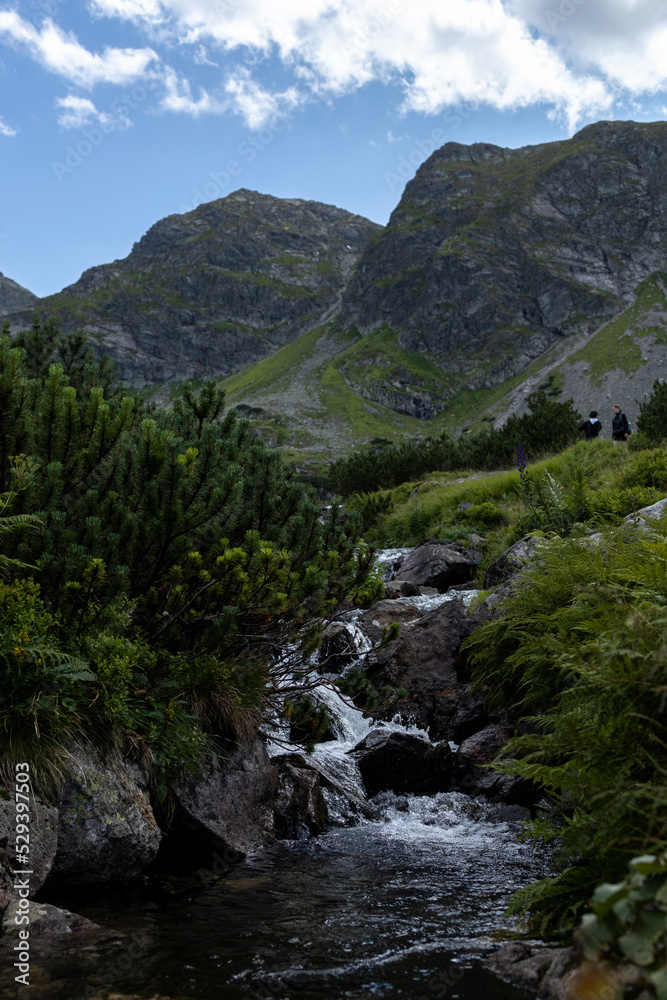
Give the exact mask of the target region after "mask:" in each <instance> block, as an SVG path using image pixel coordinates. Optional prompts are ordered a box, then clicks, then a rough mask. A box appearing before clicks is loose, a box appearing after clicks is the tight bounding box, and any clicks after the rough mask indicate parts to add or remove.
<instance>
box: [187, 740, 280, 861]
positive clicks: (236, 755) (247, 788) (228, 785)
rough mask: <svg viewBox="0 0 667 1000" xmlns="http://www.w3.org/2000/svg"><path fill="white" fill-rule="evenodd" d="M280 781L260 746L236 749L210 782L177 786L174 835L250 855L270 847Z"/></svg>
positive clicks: (256, 743) (195, 781)
mask: <svg viewBox="0 0 667 1000" xmlns="http://www.w3.org/2000/svg"><path fill="white" fill-rule="evenodd" d="M277 789H278V775H277V774H276V769H275V768H274V767H273V766H272V765H271V762H270V761H269V757H268V754H267V752H266V748H265V746H264V744H263V743H262V742H261V740H258V739H255V740H252V741H251V742H249V743H246V744H243V745H240V746H237V747H235V748H233V749H232V750H231V751H230V754H229V759H228V760H227V761H226V762H224V763H222V764H221V766H220V767H219V768H217V769H213V770H211V771H210V772H209V773H208V775H206V776H205V777H203V778H201V777H192V778H188V779H187V780H184V781H181V782H176V783H175V784H174V786H173V794H174V799H175V802H176V813H175V816H174V821H173V824H172V828H171V829H170V833H172V834H175V835H177V836H179V837H180V838H181V839H182V840H185V842H187V841H188V840H190V839H192V840H195V839H198V840H200V841H205V842H206V843H207V844H208V845H209V846H210V847H211V848H212V849H213V850H221V851H224V850H225V849H231V850H232V851H239V852H241V853H242V854H246V853H248V852H249V851H254V850H257V849H259V848H261V847H264V846H266V845H268V844H269V843H271V841H272V839H273V836H274V832H275V826H274V816H273V804H274V800H275V796H276V792H277Z"/></svg>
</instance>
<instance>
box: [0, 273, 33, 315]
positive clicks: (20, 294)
mask: <svg viewBox="0 0 667 1000" xmlns="http://www.w3.org/2000/svg"><path fill="white" fill-rule="evenodd" d="M35 302H37V296H36V295H33V293H32V292H29V291H28V289H27V288H24V287H23V286H22V285H19V284H18V283H17V282H16V281H12V279H11V278H6V277H5V276H4V274H0V316H7V315H8V314H9V313H12V312H15V311H16V310H17V309H29V308H30V307H31V306H32V305H33V304H34V303H35Z"/></svg>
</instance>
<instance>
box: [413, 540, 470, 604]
mask: <svg viewBox="0 0 667 1000" xmlns="http://www.w3.org/2000/svg"><path fill="white" fill-rule="evenodd" d="M480 562H481V554H480V553H479V552H473V551H471V550H469V549H464V548H463V546H461V545H456V544H454V543H446V542H438V541H435V540H433V539H432V540H430V541H426V542H422V543H421V544H420V545H418V546H417V548H416V549H413V550H412V552H411V553H410V555H409V556H408V557H407V559H406V560H405V562H404V563H403V565H402V566H401V568H400V570H399V571H398V573H397V574H396V576H395V577H394V581H393V582H394V584H400V583H402V582H405V583H412V584H415V585H416V586H417V587H434V588H435V589H436V590H438V591H439V592H440V593H444V592H445V591H446V590H448V589H449V588H450V587H456V586H458V585H459V584H462V583H467V582H468V581H469V580H470V579H471V578H472V577H473V576H474V575H475V573H476V572H477V569H478V568H479V564H480Z"/></svg>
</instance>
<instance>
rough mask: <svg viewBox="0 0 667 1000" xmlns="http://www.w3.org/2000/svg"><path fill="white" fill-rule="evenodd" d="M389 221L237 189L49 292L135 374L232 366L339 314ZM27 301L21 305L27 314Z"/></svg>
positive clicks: (153, 376)
mask: <svg viewBox="0 0 667 1000" xmlns="http://www.w3.org/2000/svg"><path fill="white" fill-rule="evenodd" d="M379 229H380V227H379V226H377V225H376V224H375V223H372V222H370V221H369V220H368V219H364V218H361V216H357V215H352V214H351V213H349V212H345V211H343V210H342V209H339V208H334V207H332V206H330V205H322V204H320V203H319V202H308V201H300V200H296V199H294V200H292V199H280V198H272V197H269V196H267V195H260V194H257V193H255V192H253V191H245V190H241V191H237V192H235V193H234V194H231V195H229V196H228V197H227V198H222V199H220V200H218V201H214V202H210V203H208V204H206V205H202V206H200V207H199V208H197V209H196V210H195V211H193V212H188V213H187V214H186V215H171V216H169V217H167V218H166V219H162V220H161V221H160V222H158V223H156V225H154V226H153V227H152V228H151V229H150V230H149V231H148V232H147V233H146V235H145V236H144V237H143V239H141V240H140V241H139V243H137V244H135V246H134V248H133V250H132V252H131V253H130V255H129V256H128V257H126V258H125V260H119V261H115V262H114V263H112V264H105V265H102V266H101V267H93V268H91V269H90V270H88V271H86V272H84V274H83V275H82V276H81V278H80V279H79V281H77V282H76V283H75V284H74V285H71V286H70V287H69V288H65V289H64V290H63V291H62V292H60V293H58V294H57V295H54V296H50V297H49V298H47V299H42V300H40V301H39V302H38V304H37V308H39V310H40V311H41V312H42V314H43V315H44V316H48V315H53V316H55V317H56V319H57V321H58V323H59V325H60V326H61V328H62V329H64V330H69V329H76V328H78V327H83V329H84V330H85V331H86V332H88V333H90V334H91V335H92V336H93V337H94V338H95V339H97V341H98V343H99V344H100V347H102V348H103V349H104V351H105V352H106V353H108V354H110V355H111V356H112V357H113V358H114V360H115V361H116V362H117V364H118V367H119V369H120V374H121V377H122V378H123V379H124V380H125V382H126V383H128V384H130V385H134V386H138V387H141V386H144V385H148V384H151V383H154V382H162V381H167V380H170V379H178V380H181V379H186V378H193V377H196V376H202V377H210V376H212V375H218V376H224V375H229V374H231V373H232V372H235V371H238V370H239V369H240V368H243V367H245V366H246V365H249V364H251V363H252V362H254V361H257V360H258V359H260V358H262V357H263V356H264V355H266V354H268V353H270V352H271V351H272V350H274V349H275V348H276V347H279V346H282V345H283V344H287V343H289V342H291V341H292V340H294V339H296V338H297V337H298V336H299V335H300V334H302V333H304V332H305V331H306V330H309V329H311V328H312V327H314V326H317V325H318V323H320V322H321V321H322V320H323V319H324V318H326V317H328V315H329V314H330V312H331V311H332V310H334V309H335V308H336V307H337V306H338V305H339V301H340V295H341V292H342V289H343V286H344V284H345V282H346V280H347V278H348V276H349V274H350V272H351V269H352V267H353V265H354V263H355V262H356V260H357V259H358V256H359V254H360V252H361V251H362V249H363V247H364V246H365V244H366V243H367V241H368V240H369V239H370V237H371V236H372V235H374V234H375V233H376V232H378V231H379ZM29 319H30V315H29V314H28V313H27V312H23V313H19V314H16V313H15V314H14V315H13V316H12V329H13V330H18V329H21V328H23V327H25V326H26V324H27V323H28V322H29Z"/></svg>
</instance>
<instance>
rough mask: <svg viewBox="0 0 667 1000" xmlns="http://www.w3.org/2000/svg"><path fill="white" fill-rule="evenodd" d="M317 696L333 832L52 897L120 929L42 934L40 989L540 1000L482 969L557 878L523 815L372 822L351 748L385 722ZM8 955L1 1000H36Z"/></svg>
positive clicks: (288, 998)
mask: <svg viewBox="0 0 667 1000" xmlns="http://www.w3.org/2000/svg"><path fill="white" fill-rule="evenodd" d="M448 596H449V595H448ZM410 600H411V601H412V602H413V603H414V600H413V599H410ZM420 600H421V601H422V602H433V601H434V599H433V598H422V599H420ZM435 600H437V601H438V602H439V603H441V601H442V598H439V599H435ZM349 617H350V618H351V619H352V620H351V621H349V627H350V629H351V631H353V630H355V629H356V628H357V626H356V625H355V624H354V615H351V616H349ZM357 631H359V630H358V629H357ZM357 639H358V643H359V648H361V649H363V646H364V643H365V638H364V636H363V635H361V634H359V635H358V636H357ZM317 693H318V695H319V696H320V697H321V698H322V699H324V700H326V701H327V703H328V705H329V708H330V710H331V712H332V715H333V716H334V718H335V724H336V728H337V730H338V732H339V738H338V740H336V741H332V742H327V743H323V744H320V745H319V746H317V747H316V749H315V752H314V755H313V761H314V763H315V764H316V766H317V767H318V768H319V769H320V770H321V771H322V772H323V773H325V774H327V775H328V776H329V777H330V778H332V779H333V780H334V781H335V782H336V783H337V784H338V785H339V786H340V787H341V788H342V789H343V790H344V794H343V793H342V792H341V793H337V792H335V791H327V792H326V793H325V795H326V797H327V800H328V806H329V813H330V818H331V820H332V824H333V825H332V827H331V828H330V829H329V831H328V832H327V833H326V834H324V835H322V836H321V837H319V838H317V839H316V840H310V841H306V842H298V841H289V842H279V843H276V844H275V846H273V847H272V848H271V849H269V850H268V851H266V852H264V853H262V854H258V855H256V856H249V857H247V858H246V859H245V860H244V861H243V862H241V863H238V864H234V865H231V866H228V867H227V870H225V871H221V870H220V866H214V867H213V869H209V868H200V869H199V870H198V871H187V870H183V871H181V872H179V873H176V874H174V873H173V872H172V873H170V874H165V873H160V874H154V875H150V876H147V877H144V878H142V879H141V880H138V882H137V883H135V884H134V885H133V886H131V887H128V888H124V889H114V890H113V891H112V892H108V893H103V892H99V891H97V892H95V894H94V897H92V898H91V896H90V894H89V895H87V896H82V895H79V896H76V895H69V896H68V895H66V894H64V893H62V892H61V893H60V894H59V896H58V898H53V899H50V900H49V902H53V903H55V904H57V905H59V906H65V907H68V908H69V909H71V910H73V911H75V912H77V913H80V914H82V915H84V916H86V917H88V918H89V919H91V920H93V921H95V922H96V923H98V924H100V925H102V927H104V928H106V929H108V930H109V931H110V932H113V933H110V934H109V936H108V937H107V938H106V939H105V940H102V941H99V940H94V939H93V940H91V941H89V942H88V943H86V944H85V945H82V946H80V947H79V948H78V949H77V950H76V951H72V950H71V949H68V944H67V941H66V940H64V939H63V940H61V941H59V942H56V943H55V944H54V945H50V946H49V947H48V949H46V946H45V945H42V946H41V950H40V946H39V943H38V940H35V950H34V954H33V956H32V974H31V988H30V996H32V997H39V998H40V1000H46V998H48V1000H84V998H86V1000H87V998H90V997H97V996H99V995H105V994H104V992H103V991H104V989H108V990H111V991H112V992H113V993H114V994H121V995H122V994H133V995H134V994H139V995H141V996H143V997H152V996H153V995H154V994H155V993H157V994H160V996H165V997H169V998H173V1000H258V998H264V1000H266V998H271V1000H325V998H326V1000H330V998H335V1000H337V998H343V997H346V998H351V1000H361V998H368V997H377V998H385V997H386V998H392V1000H394V998H396V1000H399V998H400V1000H438V998H443V997H448V998H451V1000H481V998H484V1000H525V996H526V995H525V994H524V993H523V992H522V991H520V990H517V989H514V988H513V987H511V986H507V985H505V984H503V983H501V982H500V981H499V980H497V979H496V978H495V977H494V976H493V975H491V974H490V973H488V972H487V971H485V970H484V968H483V967H482V965H481V964H480V961H479V960H480V958H482V957H483V956H484V954H485V953H488V952H489V951H490V950H492V949H493V948H494V947H496V946H497V944H498V942H499V941H501V940H502V939H503V938H504V937H505V936H507V934H508V933H509V932H511V927H512V925H511V922H509V921H508V919H507V917H505V915H504V911H505V908H506V905H507V900H508V897H509V896H510V894H511V893H512V892H513V891H514V890H516V889H518V888H520V887H521V886H523V885H525V884H526V883H528V882H530V881H532V880H534V879H535V878H538V877H540V876H542V875H543V874H545V873H546V871H547V868H548V857H547V856H546V855H544V854H542V855H535V854H534V853H533V851H532V848H531V847H530V846H529V845H527V844H525V843H522V842H518V840H517V835H518V833H519V831H520V823H519V822H518V820H513V819H512V818H511V817H512V810H511V809H509V810H508V809H507V808H505V809H503V808H502V807H498V806H491V805H489V804H488V803H485V802H481V801H478V800H475V799H471V798H469V797H467V796H465V795H463V794H461V793H457V792H452V793H441V794H439V795H436V796H433V797H417V796H397V795H395V794H393V793H390V792H386V793H383V794H381V795H379V796H376V798H375V799H374V800H372V802H371V807H372V818H370V819H368V818H367V819H361V821H359V819H358V818H356V819H355V820H354V823H351V816H352V815H353V814H354V810H350V807H349V803H350V801H352V802H353V803H354V801H355V800H356V801H359V802H363V801H364V790H363V785H362V784H361V779H360V776H359V773H358V770H357V767H356V764H355V763H354V761H353V760H352V758H351V757H350V756H349V754H348V752H347V751H349V750H350V749H351V748H352V747H353V746H354V745H355V744H356V743H358V742H359V740H361V739H363V738H364V736H365V735H366V734H367V733H368V731H369V729H370V727H371V723H370V722H369V721H368V720H365V719H364V718H363V717H362V716H361V714H360V713H359V712H357V711H356V710H354V709H353V708H352V707H351V706H349V705H347V704H346V703H345V702H344V701H343V700H342V699H341V698H340V696H339V695H337V694H336V693H335V692H334V691H332V690H331V689H330V688H328V687H326V686H324V687H322V688H320V689H319V690H318V692H317ZM391 728H394V729H404V728H405V727H403V726H400V725H399V724H398V723H393V724H391ZM411 731H413V732H414V731H415V730H414V729H413V730H411ZM270 749H271V752H272V753H273V754H277V753H283V752H285V748H284V746H279V745H274V746H272V747H270ZM186 860H187V859H184V861H186ZM222 867H224V866H222ZM119 934H120V935H122V937H120V936H119ZM5 940H6V939H5ZM1 952H2V948H1V947H0V996H1V997H3V998H4V997H7V998H13V997H22V996H24V995H25V994H24V993H23V992H21V991H22V990H23V989H24V987H16V988H15V987H14V984H13V983H12V981H11V976H9V975H8V969H9V965H10V962H9V961H8V956H7V955H6V953H1ZM2 976H4V977H5V978H4V979H3V978H2Z"/></svg>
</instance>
